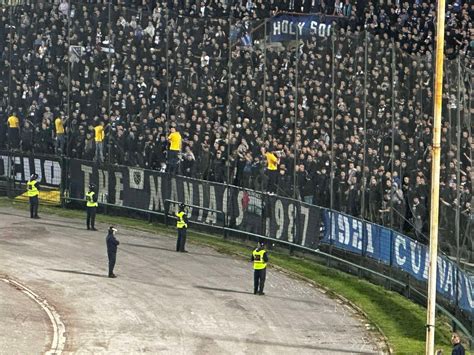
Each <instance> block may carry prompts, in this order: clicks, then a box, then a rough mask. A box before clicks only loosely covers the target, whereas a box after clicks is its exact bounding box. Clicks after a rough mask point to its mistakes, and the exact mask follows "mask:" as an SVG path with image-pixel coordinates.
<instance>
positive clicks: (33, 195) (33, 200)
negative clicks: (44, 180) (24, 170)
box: [26, 174, 39, 218]
mask: <svg viewBox="0 0 474 355" xmlns="http://www.w3.org/2000/svg"><path fill="white" fill-rule="evenodd" d="M37 179H38V175H37V174H32V175H31V177H30V179H29V180H28V182H27V183H26V195H27V196H28V198H29V200H30V218H39V217H38V204H39V198H38V196H39V183H38V181H37Z"/></svg>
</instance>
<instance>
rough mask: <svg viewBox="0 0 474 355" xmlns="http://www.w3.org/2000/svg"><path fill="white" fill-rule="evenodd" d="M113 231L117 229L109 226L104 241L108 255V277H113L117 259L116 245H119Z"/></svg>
mask: <svg viewBox="0 0 474 355" xmlns="http://www.w3.org/2000/svg"><path fill="white" fill-rule="evenodd" d="M115 233H117V229H115V228H114V227H112V226H110V228H109V233H108V234H107V238H105V241H106V243H107V256H108V257H109V277H110V278H115V277H117V276H115V274H114V266H115V261H116V259H117V245H119V244H120V243H119V241H118V240H117V239H116V238H115Z"/></svg>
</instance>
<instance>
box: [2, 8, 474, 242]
mask: <svg viewBox="0 0 474 355" xmlns="http://www.w3.org/2000/svg"><path fill="white" fill-rule="evenodd" d="M107 3H108V2H107V1H93V0H89V1H84V2H83V3H79V2H75V1H71V2H69V1H67V0H60V1H54V2H31V3H30V4H29V5H25V6H23V7H21V6H20V7H17V8H13V9H12V10H11V12H10V11H3V12H2V13H0V17H1V21H0V24H1V25H0V58H1V59H0V62H1V65H0V110H1V111H0V117H1V119H2V121H3V122H4V123H2V125H0V149H2V148H6V147H7V146H8V147H9V148H11V149H21V150H23V151H25V152H32V151H34V152H36V153H51V152H53V151H54V152H56V153H57V154H65V155H67V156H70V157H73V158H79V159H87V160H92V159H95V160H97V161H98V162H99V163H104V162H107V163H112V164H127V165H133V166H140V167H143V168H149V169H157V170H162V171H166V170H167V169H169V166H167V163H168V160H167V154H168V134H169V133H170V129H171V127H173V128H175V129H177V130H178V131H179V132H180V133H181V135H182V137H183V144H182V149H181V154H180V159H181V163H180V167H179V169H180V171H179V173H181V174H184V175H186V176H192V177H197V178H201V179H208V180H212V181H217V182H230V183H233V184H235V185H238V186H242V187H247V188H253V189H257V190H265V188H266V186H267V184H268V181H267V180H268V178H267V174H265V168H266V159H265V152H268V151H273V152H275V154H276V155H277V156H278V158H279V163H278V167H277V171H278V173H277V182H278V183H277V187H278V190H277V191H276V192H277V193H278V194H280V195H282V196H289V197H293V196H295V197H297V198H299V199H302V200H304V201H306V202H308V203H314V204H317V205H321V206H323V207H330V206H332V207H333V208H334V209H336V210H339V211H343V212H346V213H348V214H351V215H354V216H360V217H364V218H367V219H368V220H371V221H374V222H378V223H381V224H384V225H390V224H391V225H393V227H394V228H397V229H399V230H401V231H405V232H408V231H409V230H414V231H415V233H416V236H417V237H418V238H419V239H420V240H424V237H423V236H422V234H423V233H425V234H426V231H427V227H428V225H427V220H428V217H427V216H428V208H429V194H430V191H429V188H428V186H429V179H430V164H431V156H430V154H431V135H432V127H431V125H432V99H433V96H434V95H433V94H434V92H433V90H434V89H433V80H432V73H433V64H432V58H431V57H432V53H433V37H434V26H435V23H434V19H435V4H434V3H433V2H431V1H427V0H418V1H414V2H403V1H389V0H387V1H351V0H344V1H339V0H335V1H332V0H329V1H323V0H313V1H304V0H292V1H276V0H253V1H252V0H247V1H245V0H240V1H230V0H228V1H218V0H214V1H186V0H179V1H178V0H174V1H171V0H170V1H131V0H124V1H113V2H112V3H113V4H112V5H110V6H109V5H108V4H107ZM447 6H448V7H447V31H446V55H447V57H448V58H451V59H453V58H455V57H458V56H461V57H462V58H467V60H466V61H463V62H462V63H463V64H462V67H463V70H466V71H467V70H472V68H470V67H469V66H470V65H472V55H473V50H474V30H473V23H474V21H473V19H474V4H472V2H471V3H470V2H469V1H466V0H455V1H448V5H447ZM25 7H27V8H28V9H29V10H28V11H25ZM280 11H291V12H307V13H309V12H311V13H313V12H321V13H323V14H326V15H332V16H335V17H334V22H333V25H334V28H335V36H336V40H335V42H334V47H333V45H332V41H331V39H330V38H329V37H319V36H317V35H314V36H313V37H311V38H303V39H301V40H300V41H299V45H298V46H296V45H295V44H294V42H289V43H287V44H286V43H285V44H284V45H275V44H268V45H263V42H264V41H263V40H262V39H263V37H264V33H263V28H265V26H263V25H262V24H263V21H264V20H263V19H265V18H268V17H271V16H272V15H275V14H276V13H278V12H280ZM68 16H70V20H71V21H70V23H68ZM229 21H231V26H229ZM229 27H230V28H231V29H230V31H229ZM229 38H230V39H231V41H230V42H231V43H230V46H229ZM68 48H69V50H68ZM229 58H231V60H230V64H229ZM393 58H396V60H395V62H394V61H393ZM69 60H70V61H71V64H70V65H68V61H69ZM454 67H455V66H454ZM446 71H447V72H448V73H449V74H450V75H449V78H451V79H452V80H451V81H449V80H448V81H446V83H445V95H444V100H443V113H444V119H443V142H442V143H443V144H442V166H441V169H442V170H441V181H442V182H441V184H442V186H441V202H442V204H441V208H442V212H441V216H442V221H441V226H442V227H443V229H444V230H445V233H444V234H443V238H445V240H444V242H445V243H450V242H451V243H452V242H453V240H454V239H453V238H454V221H455V218H454V214H455V211H456V209H457V208H460V210H461V223H460V225H461V234H462V235H465V236H466V237H467V236H468V233H469V232H468V231H469V229H468V228H471V229H470V230H472V227H469V221H471V222H472V218H473V217H472V216H473V212H472V208H471V203H472V200H473V195H472V181H473V180H474V173H473V170H472V156H473V155H472V152H473V151H474V146H473V145H474V142H473V139H472V126H473V116H472V114H473V112H472V108H471V111H468V108H467V107H466V103H467V102H468V100H471V105H472V99H471V97H472V96H469V95H472V93H470V92H468V91H462V93H461V101H459V100H458V99H457V91H456V90H457V85H454V83H456V80H454V79H453V78H457V75H458V74H457V72H456V70H452V66H449V65H448V66H447V69H446ZM470 75H471V76H470V77H469V76H467V77H463V78H462V79H461V78H457V80H458V81H459V82H462V83H463V85H464V82H465V81H469V80H470V82H471V85H472V80H473V76H472V71H471V74H470ZM69 78H71V80H70V81H69V80H68V79H69ZM333 89H334V90H333ZM471 90H472V89H471ZM364 93H365V95H364ZM333 103H334V104H333ZM463 103H464V104H463ZM457 110H459V111H460V113H461V123H460V125H457V124H456V121H455V118H452V119H451V113H449V112H450V111H451V112H452V116H453V117H455V116H456V114H455V112H457ZM7 119H8V120H7ZM458 133H460V136H461V137H460V144H457V141H456V137H457V134H458ZM364 153H365V154H364ZM458 154H459V156H460V159H459V161H458V159H457V155H458ZM458 164H459V166H460V180H459V181H458V180H457V174H456V171H457V166H458ZM331 173H332V174H333V179H331V177H330V176H331ZM364 181H365V182H366V183H365V186H366V188H365V192H362V191H363V190H362V186H363V185H364ZM294 182H296V185H295V184H294ZM458 188H459V189H460V192H459V197H460V198H459V199H458V194H457V189H458ZM331 189H332V194H331V193H330V192H331ZM363 193H364V195H362V194H363ZM330 196H333V199H332V201H331V199H330ZM469 238H470V239H473V238H471V237H469ZM470 242H471V241H469V243H470Z"/></svg>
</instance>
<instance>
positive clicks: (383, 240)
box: [322, 211, 474, 314]
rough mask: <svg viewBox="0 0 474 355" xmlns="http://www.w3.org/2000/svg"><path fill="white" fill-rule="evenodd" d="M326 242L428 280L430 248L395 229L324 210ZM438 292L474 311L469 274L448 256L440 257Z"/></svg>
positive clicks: (324, 240) (466, 309) (324, 238)
mask: <svg viewBox="0 0 474 355" xmlns="http://www.w3.org/2000/svg"><path fill="white" fill-rule="evenodd" d="M324 225H325V228H324V230H325V233H324V237H323V240H322V242H324V243H327V244H331V245H333V246H334V247H336V248H340V249H343V250H347V251H350V252H352V253H355V254H358V255H362V256H367V257H369V258H372V259H375V260H377V261H380V262H383V263H385V264H388V265H390V266H392V267H395V268H398V269H401V270H403V271H405V272H406V273H408V274H410V275H411V276H412V277H414V278H415V279H417V280H418V281H421V282H427V281H428V269H429V249H428V247H427V246H426V245H424V244H421V243H419V242H417V241H415V240H413V239H411V238H409V237H407V236H404V235H402V234H399V233H397V232H395V231H393V230H391V229H388V228H385V227H382V226H379V225H376V224H372V223H369V222H366V221H362V220H359V219H357V218H353V217H350V216H347V215H345V214H343V213H338V212H331V211H325V212H324ZM437 265H438V272H437V285H436V287H437V292H438V294H439V295H441V296H443V297H444V298H445V299H447V300H448V301H449V302H451V303H453V304H455V303H456V300H457V302H458V306H459V308H461V309H462V310H464V311H467V312H469V313H470V314H474V301H473V300H474V294H473V288H472V282H471V279H470V278H469V275H468V274H466V273H465V272H464V271H462V270H461V269H459V267H458V266H457V265H456V263H454V262H452V261H451V260H449V258H447V257H446V256H438V263H437Z"/></svg>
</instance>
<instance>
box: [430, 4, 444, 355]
mask: <svg viewBox="0 0 474 355" xmlns="http://www.w3.org/2000/svg"><path fill="white" fill-rule="evenodd" d="M436 19H437V27H436V75H435V102H434V124H433V157H432V165H431V211H430V259H429V274H428V275H429V277H428V307H427V316H426V319H427V321H426V355H432V354H433V353H434V336H435V321H436V319H435V316H436V272H437V270H436V268H437V261H438V260H437V259H438V217H439V175H440V172H439V166H440V159H441V109H442V98H443V62H444V60H443V59H444V20H445V0H438V11H437V13H436Z"/></svg>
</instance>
